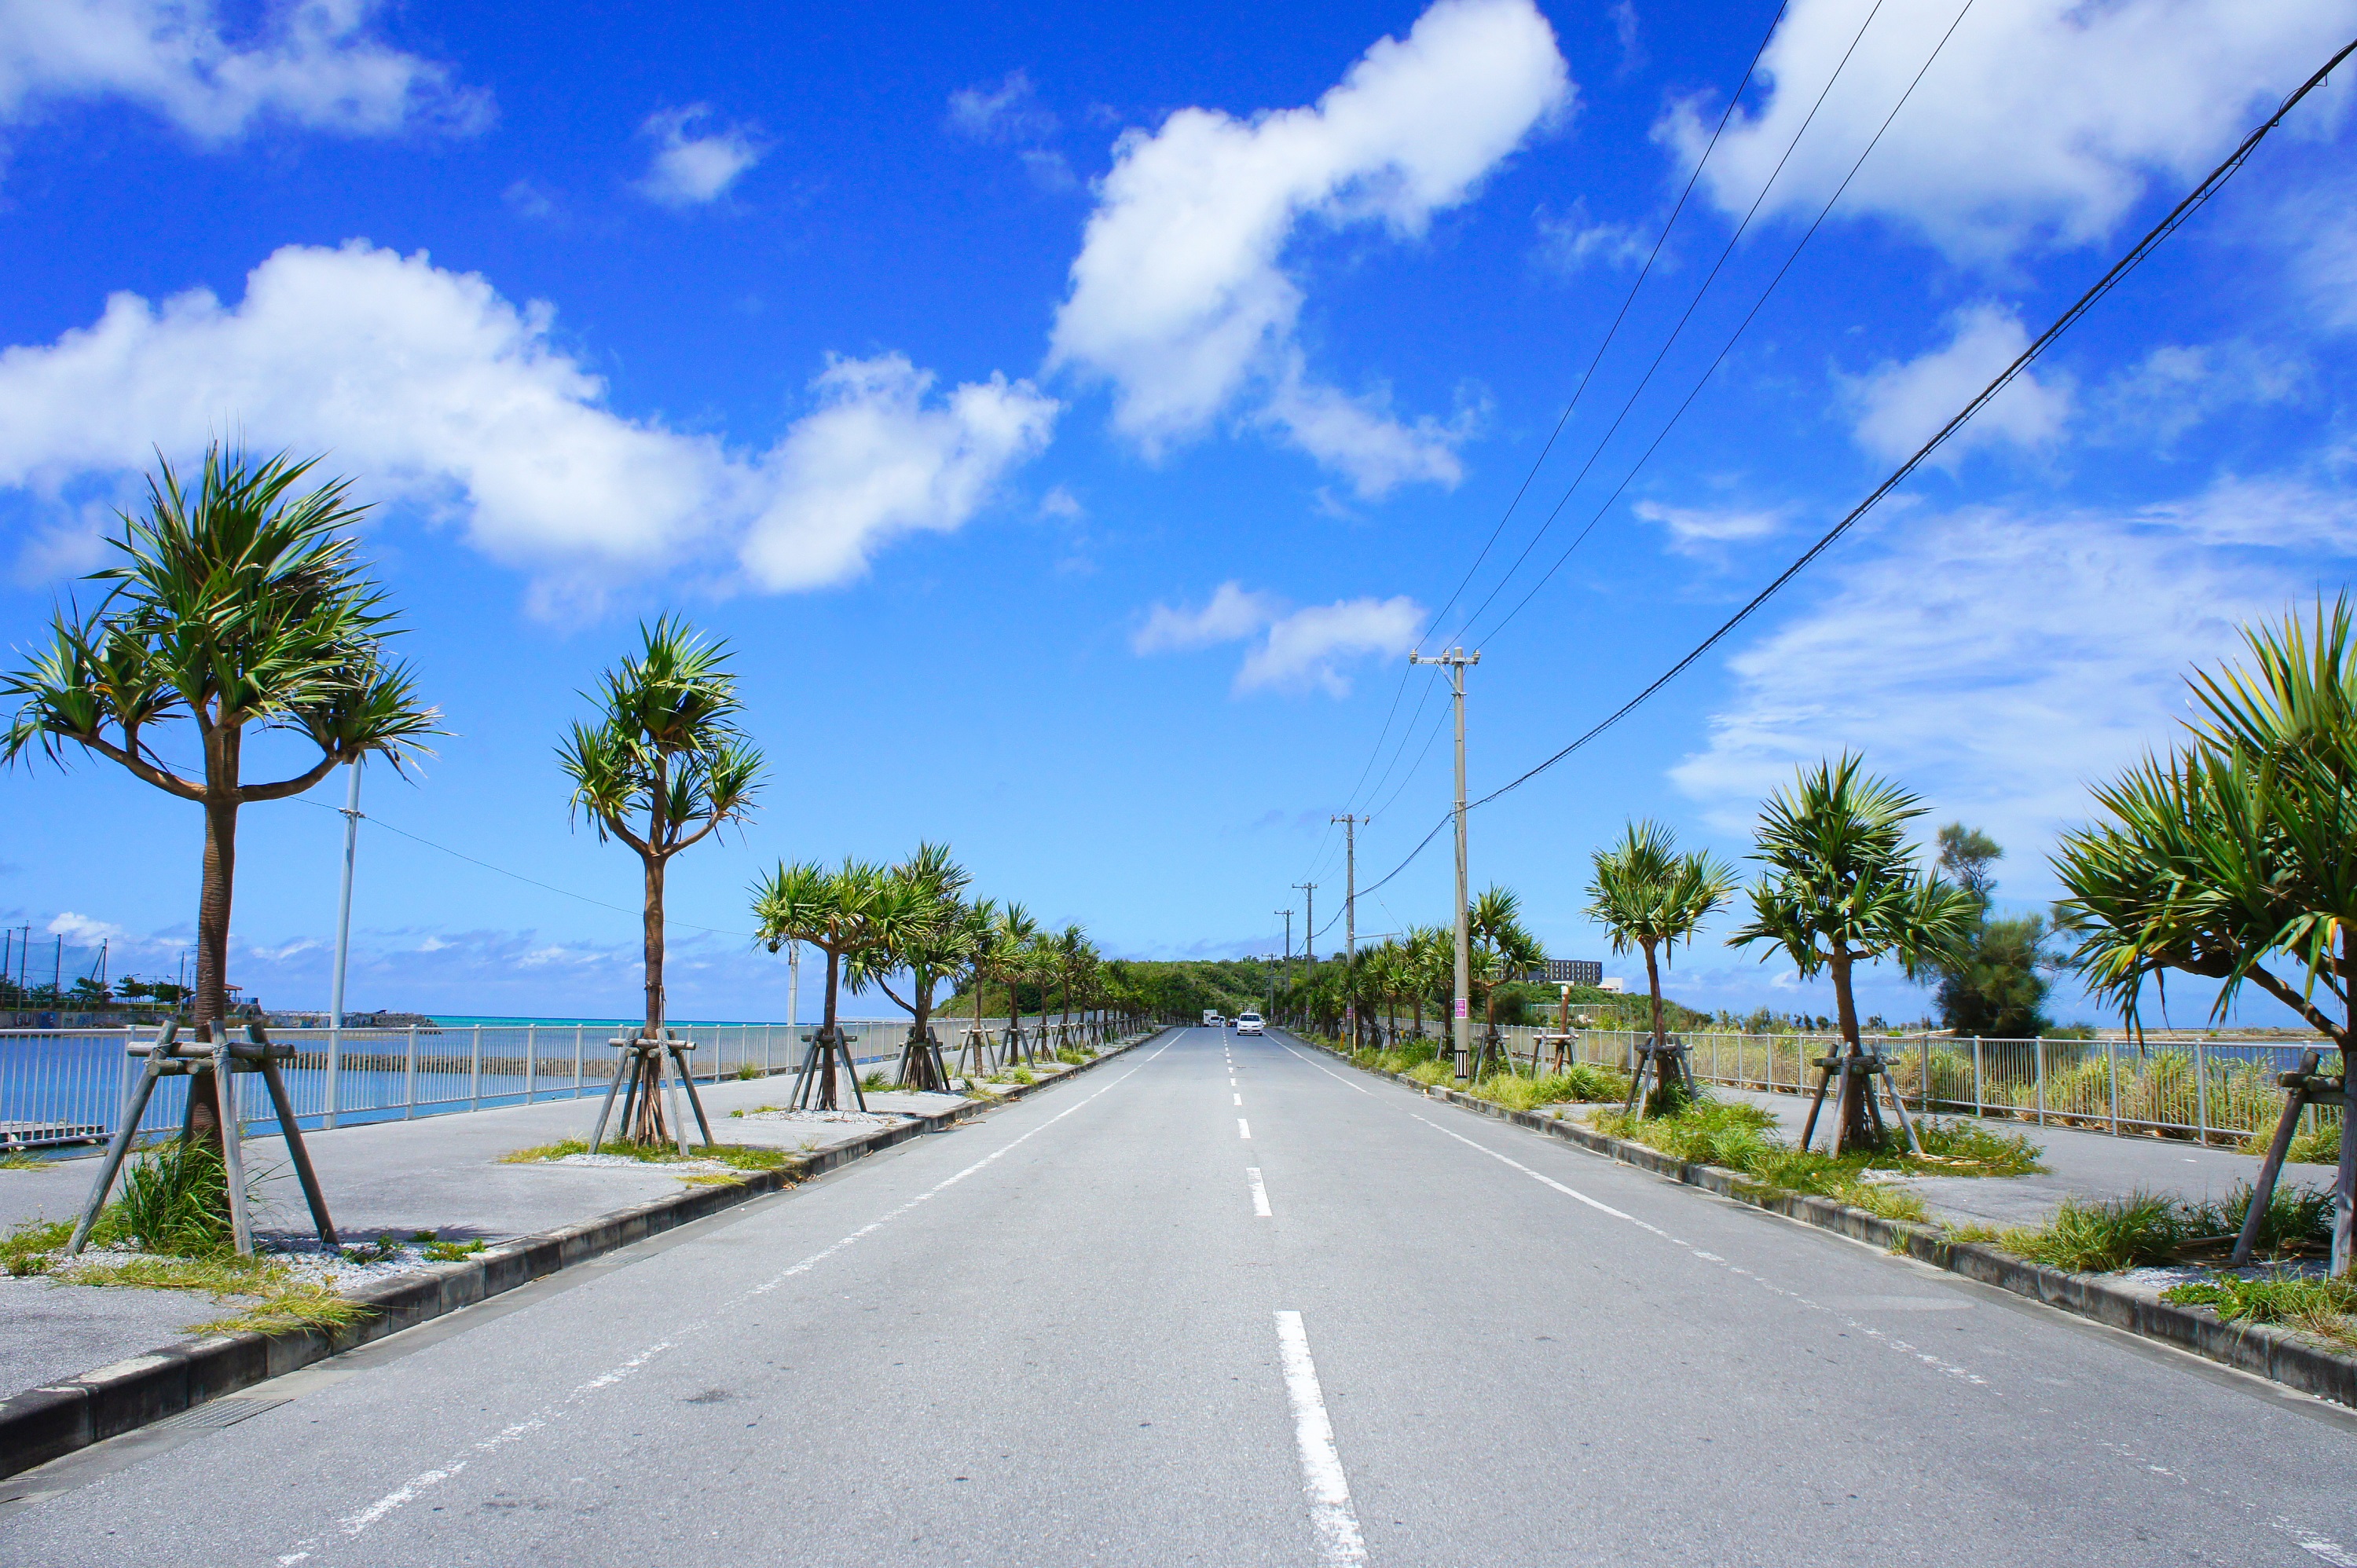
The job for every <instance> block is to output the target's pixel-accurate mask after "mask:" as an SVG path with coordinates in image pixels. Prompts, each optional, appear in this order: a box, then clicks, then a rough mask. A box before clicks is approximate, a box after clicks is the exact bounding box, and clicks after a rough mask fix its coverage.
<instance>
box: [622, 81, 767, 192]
mask: <svg viewBox="0 0 2357 1568" xmlns="http://www.w3.org/2000/svg"><path fill="white" fill-rule="evenodd" d="M711 118H712V105H710V104H708V103H691V104H689V105H688V106H687V107H686V108H684V109H663V110H659V111H657V112H656V113H652V114H650V115H648V116H647V122H646V124H643V125H641V126H640V127H639V134H640V135H642V136H645V137H648V138H650V139H651V140H652V141H653V143H654V144H655V152H654V157H653V159H652V160H651V162H650V163H649V164H648V165H647V172H646V173H645V174H643V175H641V176H640V177H639V181H638V190H639V194H640V195H641V196H644V197H646V198H647V199H649V200H651V201H660V202H662V204H663V205H664V206H666V207H699V206H702V205H703V204H705V202H709V201H717V200H718V199H720V198H721V196H722V195H724V194H725V193H726V191H727V189H728V188H729V187H730V186H732V185H734V184H736V183H737V176H739V175H741V174H743V173H744V172H745V171H746V170H747V169H749V168H751V167H752V166H754V165H755V164H757V163H759V162H760V161H761V156H762V155H763V153H765V152H766V151H767V150H768V149H767V148H765V147H764V146H762V145H760V144H759V142H758V141H757V140H756V139H755V138H754V136H753V134H752V133H751V132H750V131H748V130H747V129H746V128H745V127H744V126H742V125H729V126H726V127H725V128H723V129H721V130H717V131H714V132H712V133H711V134H699V133H698V132H697V131H696V130H695V129H694V127H696V126H700V125H702V124H704V123H705V121H707V120H709V119H711Z"/></svg>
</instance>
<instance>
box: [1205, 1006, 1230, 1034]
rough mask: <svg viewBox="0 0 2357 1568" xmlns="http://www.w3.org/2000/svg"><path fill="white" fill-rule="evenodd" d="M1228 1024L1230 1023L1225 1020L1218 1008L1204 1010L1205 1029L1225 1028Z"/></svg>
mask: <svg viewBox="0 0 2357 1568" xmlns="http://www.w3.org/2000/svg"><path fill="white" fill-rule="evenodd" d="M1227 1022H1228V1021H1227V1020H1226V1019H1225V1018H1223V1017H1222V1016H1221V1015H1220V1010H1219V1009H1218V1008H1217V1007H1206V1008H1204V1009H1203V1027H1205V1028H1206V1029H1219V1028H1224V1027H1226V1026H1227Z"/></svg>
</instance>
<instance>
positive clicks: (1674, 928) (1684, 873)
mask: <svg viewBox="0 0 2357 1568" xmlns="http://www.w3.org/2000/svg"><path fill="white" fill-rule="evenodd" d="M1591 866H1592V869H1591V871H1590V873H1589V875H1588V880H1587V918H1589V919H1591V920H1594V921H1595V922H1597V924H1598V925H1600V926H1602V927H1603V928H1604V929H1605V932H1606V934H1607V935H1608V936H1609V938H1610V940H1611V942H1612V950H1613V951H1614V952H1616V953H1625V952H1627V951H1628V950H1630V949H1631V948H1634V949H1636V950H1639V951H1640V952H1642V953H1643V954H1644V955H1645V987H1646V990H1647V991H1648V992H1649V993H1651V995H1652V1003H1653V1044H1654V1045H1655V1046H1656V1047H1659V1046H1661V1045H1663V1043H1664V1042H1665V1041H1666V1040H1667V1038H1668V1035H1667V1032H1666V1030H1665V1027H1664V1026H1663V1019H1662V965H1663V963H1665V962H1668V961H1669V960H1670V958H1671V955H1672V954H1673V953H1674V952H1675V950H1676V949H1677V945H1678V944H1679V943H1680V942H1687V943H1691V942H1692V941H1693V940H1695V933H1697V932H1698V931H1699V930H1701V929H1702V923H1703V922H1704V921H1705V920H1706V919H1708V918H1710V917H1711V915H1712V914H1713V913H1714V912H1716V911H1717V909H1718V908H1720V907H1721V906H1722V905H1724V904H1725V903H1726V902H1727V898H1728V897H1729V896H1730V895H1731V894H1733V893H1734V891H1735V871H1734V868H1733V867H1731V866H1729V865H1727V863H1726V862H1724V861H1722V860H1719V859H1718V858H1717V857H1716V856H1714V855H1712V854H1709V853H1708V852H1707V851H1705V850H1689V851H1687V852H1686V853H1685V854H1679V853H1678V841H1677V835H1676V834H1675V833H1674V832H1671V831H1670V830H1669V829H1668V828H1666V827H1664V826H1663V825H1662V824H1661V823H1659V822H1631V823H1630V824H1629V825H1628V828H1627V829H1626V831H1625V832H1623V833H1622V835H1621V839H1620V843H1617V844H1613V845H1611V846H1610V847H1609V848H1606V849H1599V850H1598V851H1597V852H1596V853H1595V855H1594V856H1593V857H1592V860H1591Z"/></svg>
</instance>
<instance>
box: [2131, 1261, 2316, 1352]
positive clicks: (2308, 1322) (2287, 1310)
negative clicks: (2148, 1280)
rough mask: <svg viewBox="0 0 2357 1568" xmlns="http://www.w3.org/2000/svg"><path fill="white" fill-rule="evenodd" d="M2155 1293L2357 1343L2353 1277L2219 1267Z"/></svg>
mask: <svg viewBox="0 0 2357 1568" xmlns="http://www.w3.org/2000/svg"><path fill="white" fill-rule="evenodd" d="M2160 1299H2161V1300H2163V1301H2166V1302H2171V1303H2174V1304H2175V1305H2179V1306H2206V1307H2210V1308H2212V1309H2213V1310H2215V1311H2216V1313H2217V1314H2218V1316H2221V1317H2222V1318H2224V1319H2225V1320H2226V1321H2227V1322H2229V1323H2288V1324H2290V1325H2292V1326H2294V1327H2296V1328H2305V1329H2307V1330H2308V1331H2309V1333H2311V1334H2320V1335H2323V1336H2325V1337H2328V1338H2331V1339H2338V1340H2340V1341H2341V1343H2343V1344H2357V1332H2352V1329H2351V1326H2350V1323H2349V1319H2350V1317H2351V1316H2352V1315H2357V1283H2352V1282H2350V1281H2348V1280H2345V1279H2344V1280H2315V1279H2298V1278H2291V1277H2287V1276H2284V1275H2276V1276H2274V1277H2271V1278H2267V1279H2256V1280H2246V1279H2244V1278H2243V1277H2242V1276H2241V1275H2239V1274H2228V1273H2221V1274H2217V1275H2214V1276H2212V1278H2211V1279H2209V1280H2207V1281H2203V1282H2198V1283H2187V1284H2181V1285H2171V1286H2169V1288H2168V1289H2167V1290H2165V1291H2163V1292H2161V1293H2160Z"/></svg>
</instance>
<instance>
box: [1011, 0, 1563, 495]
mask: <svg viewBox="0 0 2357 1568" xmlns="http://www.w3.org/2000/svg"><path fill="white" fill-rule="evenodd" d="M1571 96H1572V89H1571V85H1570V81H1569V78H1568V76H1567V74H1566V69H1565V66H1564V62H1563V57H1562V55H1561V54H1560V53H1559V52H1557V50H1556V48H1555V34H1554V31H1553V30H1552V29H1551V28H1550V27H1548V26H1547V23H1546V20H1545V18H1544V17H1543V16H1540V15H1539V13H1538V12H1537V10H1536V9H1535V8H1534V6H1533V5H1531V4H1530V0H1439V3H1438V4H1437V5H1434V6H1433V7H1432V8H1431V9H1430V10H1428V11H1426V13H1425V14H1424V16H1422V17H1420V18H1419V19H1418V20H1417V22H1416V24H1415V27H1414V28H1413V29H1412V30H1411V31H1410V32H1409V34H1408V36H1407V37H1406V38H1404V39H1400V38H1383V39H1381V40H1379V41H1378V42H1377V43H1376V44H1375V45H1374V47H1373V48H1370V49H1369V50H1368V51H1367V53H1366V54H1365V56H1364V57H1363V58H1361V59H1360V60H1359V61H1358V63H1356V64H1355V65H1353V66H1352V67H1351V70H1350V72H1349V74H1348V75H1347V76H1345V77H1344V78H1343V80H1342V81H1341V83H1340V85H1338V86H1336V87H1335V88H1333V89H1332V90H1331V91H1328V92H1327V93H1326V94H1325V96H1324V97H1322V98H1320V99H1319V100H1318V102H1317V103H1316V104H1315V105H1314V106H1311V107H1308V108H1299V109H1286V110H1279V111H1274V112H1269V113H1262V114H1260V115H1258V116H1256V117H1254V119H1252V120H1250V121H1242V120H1237V119H1235V118H1233V117H1232V116H1230V115H1227V114H1224V113H1220V112H1219V111H1217V110H1211V109H1181V110H1179V112H1177V113H1174V114H1172V115H1170V116H1169V117H1168V119H1167V120H1165V121H1164V122H1163V123H1162V125H1161V128H1160V129H1158V130H1157V131H1153V132H1146V131H1136V130H1133V131H1130V132H1128V133H1125V134H1124V135H1123V136H1122V137H1121V139H1120V140H1119V141H1118V142H1117V143H1115V144H1114V166H1113V169H1112V171H1111V172H1110V173H1109V174H1107V175H1106V176H1105V177H1104V179H1103V181H1102V182H1101V183H1100V184H1099V186H1098V190H1097V195H1098V202H1097V209H1096V211H1095V213H1094V214H1093V215H1092V217H1091V218H1090V220H1089V225H1088V231H1087V235H1086V238H1085V241H1084V242H1083V244H1082V250H1081V253H1080V255H1079V256H1078V257H1077V258H1076V259H1075V260H1074V261H1073V263H1072V269H1071V294H1070V295H1068V296H1067V298H1066V299H1065V301H1064V303H1063V305H1062V306H1061V307H1060V309H1059V310H1058V312H1057V316H1056V326H1055V332H1054V337H1053V340H1052V344H1051V347H1050V350H1049V367H1050V368H1051V369H1054V368H1069V369H1071V370H1075V371H1082V372H1084V373H1087V374H1091V375H1094V376H1100V377H1103V378H1105V379H1106V380H1109V381H1111V382H1112V383H1113V385H1114V424H1115V425H1116V427H1117V428H1119V429H1120V430H1121V431H1122V432H1124V433H1125V435H1130V436H1132V437H1134V438H1135V440H1137V441H1138V442H1139V443H1140V445H1141V446H1144V447H1145V449H1146V452H1147V453H1148V454H1149V455H1157V454H1158V453H1159V452H1161V451H1162V450H1163V449H1164V448H1166V447H1167V446H1169V445H1171V444H1173V443H1175V442H1178V441H1180V440H1184V439H1186V438H1188V437H1190V436H1193V435H1198V434H1200V432H1201V431H1202V430H1204V429H1205V428H1206V427H1208V426H1209V425H1210V424H1211V422H1212V421H1213V420H1214V419H1216V418H1217V417H1218V416H1219V415H1220V414H1221V413H1222V412H1223V411H1225V410H1226V409H1227V408H1229V407H1230V406H1231V405H1232V404H1233V403H1236V402H1237V401H1238V400H1239V399H1243V398H1246V397H1247V396H1248V395H1251V394H1257V396H1258V400H1259V405H1260V411H1259V412H1260V418H1261V419H1262V420H1263V421H1265V423H1267V424H1272V425H1274V426H1275V427H1276V428H1278V429H1280V430H1281V431H1283V432H1285V433H1286V434H1287V435H1290V436H1291V438H1292V439H1293V440H1294V441H1295V442H1296V443H1297V444H1299V445H1301V446H1304V447H1305V448H1306V449H1308V450H1309V451H1310V452H1311V453H1312V454H1313V455H1314V456H1318V458H1319V460H1320V461H1323V462H1327V463H1329V464H1330V465H1332V466H1334V467H1337V468H1339V469H1340V470H1341V471H1342V472H1343V473H1345V474H1347V475H1348V476H1349V477H1350V478H1351V480H1352V481H1353V483H1354V484H1355V485H1356V486H1357V488H1358V489H1359V490H1360V492H1361V494H1362V495H1367V496H1379V495H1381V494H1383V492H1384V491H1385V490H1387V489H1390V488H1392V487H1393V486H1394V485H1396V484H1398V483H1400V482H1401V481H1402V480H1404V479H1409V478H1427V479H1434V480H1437V481H1439V482H1442V483H1449V482H1453V481H1454V479H1455V478H1456V475H1457V473H1458V467H1457V460H1456V456H1455V454H1454V453H1453V451H1451V450H1450V449H1449V448H1450V445H1451V441H1452V439H1453V437H1452V433H1451V432H1450V431H1448V430H1446V429H1443V428H1441V427H1438V426H1434V425H1431V424H1418V425H1415V426H1408V425H1402V424H1398V423H1397V422H1395V421H1394V420H1392V419H1391V418H1390V417H1389V415H1388V414H1387V413H1384V412H1383V409H1382V408H1381V407H1380V405H1379V404H1376V403H1368V402H1364V401H1361V402H1359V403H1351V400H1348V399H1346V398H1344V397H1343V396H1342V394H1340V393H1339V392H1331V391H1329V390H1327V389H1324V388H1320V387H1314V386H1312V385H1310V384H1308V382H1307V381H1305V380H1304V378H1303V376H1302V373H1301V370H1300V361H1299V357H1298V353H1297V350H1296V349H1294V347H1293V334H1294V328H1295V325H1296V322H1297V318H1298V317H1299V314H1300V310H1301V304H1302V292H1301V288H1300V285H1298V284H1297V283H1296V282H1295V281H1294V279H1293V278H1292V277H1290V276H1288V275H1287V274H1286V272H1285V270H1284V267H1283V265H1282V263H1283V259H1284V252H1285V250H1286V245H1287V243H1288V242H1290V240H1291V239H1292V238H1293V236H1294V233H1295V231H1296V230H1297V227H1298V226H1299V225H1300V223H1301V221H1302V220H1304V219H1305V218H1308V217H1315V218H1318V219H1319V220H1323V221H1324V222H1326V223H1329V224H1331V225H1336V226H1340V225H1344V224H1350V223H1355V222H1365V221H1380V222H1382V223H1383V224H1384V225H1385V226H1387V227H1388V228H1389V229H1390V230H1391V231H1393V232H1394V234H1397V235H1400V236H1403V237H1411V238H1412V237H1415V236H1417V235H1420V234H1422V233H1423V231H1424V230H1425V228H1426V224H1427V223H1428V222H1429V221H1430V220H1431V217H1432V215H1433V214H1434V213H1435V212H1437V211H1440V210H1443V209H1448V208H1450V207H1454V206H1456V205H1458V204H1459V203H1461V202H1463V201H1465V200H1466V199H1468V198H1469V196H1470V195H1471V194H1472V192H1473V188H1474V187H1475V186H1476V185H1477V184H1478V182H1479V181H1480V179H1481V177H1483V176H1484V175H1486V174H1488V173H1489V172H1490V171H1491V170H1492V169H1493V168H1495V167H1496V166H1498V165H1499V164H1500V163H1501V161H1503V160H1504V159H1505V158H1506V157H1507V156H1509V155H1511V154H1512V152H1513V151H1514V150H1515V149H1516V148H1517V147H1519V146H1520V145H1522V144H1523V140H1524V139H1525V138H1526V137H1527V136H1528V135H1529V134H1531V132H1532V131H1533V130H1534V128H1536V127H1537V126H1538V125H1540V124H1542V123H1544V121H1546V120H1547V119H1548V118H1549V117H1550V116H1552V115H1554V114H1555V113H1559V112H1561V111H1562V110H1564V109H1565V108H1566V107H1567V106H1568V104H1569V103H1570V102H1571ZM1346 405H1347V406H1346ZM1379 426H1383V427H1388V429H1387V431H1386V432H1385V433H1384V434H1383V435H1381V436H1380V437H1378V436H1376V435H1373V434H1372V432H1373V431H1374V430H1375V428H1376V427H1379Z"/></svg>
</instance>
